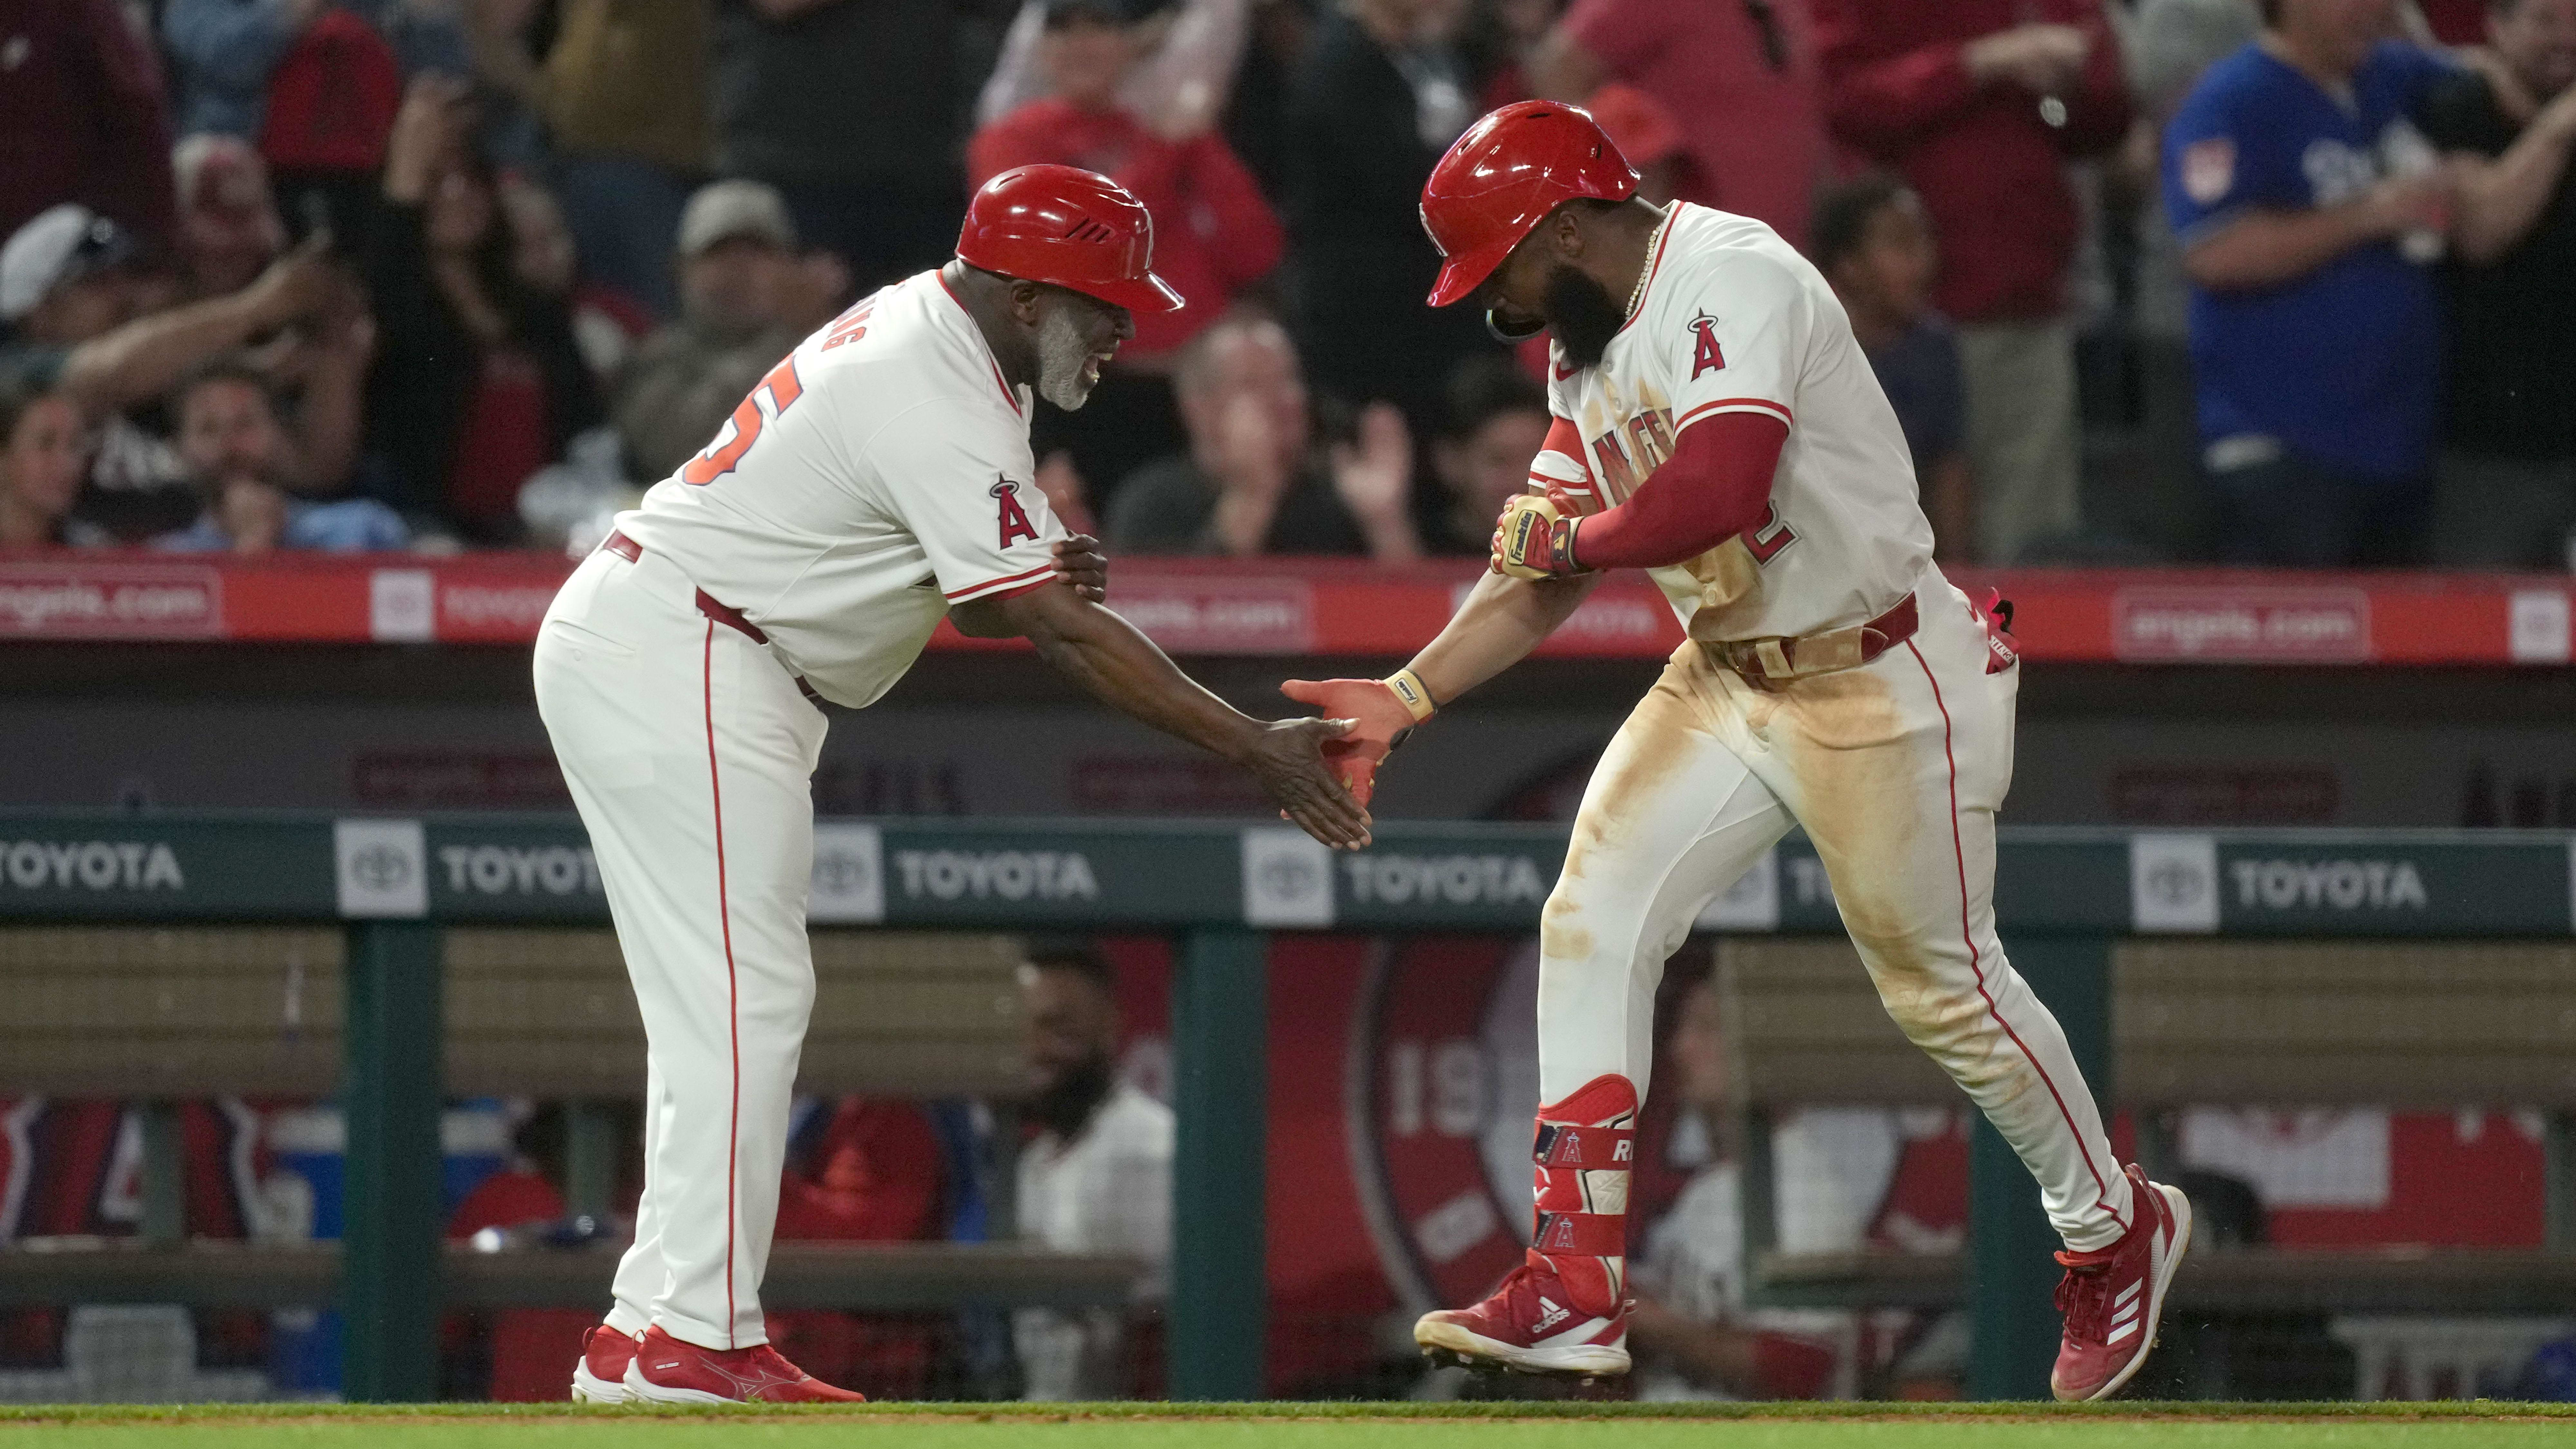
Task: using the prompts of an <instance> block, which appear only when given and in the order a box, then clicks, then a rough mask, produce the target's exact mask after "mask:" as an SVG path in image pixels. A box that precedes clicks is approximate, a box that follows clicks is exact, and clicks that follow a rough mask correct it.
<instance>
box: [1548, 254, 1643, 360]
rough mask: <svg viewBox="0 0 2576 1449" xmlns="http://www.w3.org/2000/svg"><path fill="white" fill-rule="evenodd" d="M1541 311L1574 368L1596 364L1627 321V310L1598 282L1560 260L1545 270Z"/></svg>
mask: <svg viewBox="0 0 2576 1449" xmlns="http://www.w3.org/2000/svg"><path fill="white" fill-rule="evenodd" d="M1540 310H1541V311H1542V312H1543V313H1544V314H1545V316H1546V317H1547V325H1548V327H1549V329H1550V330H1552V331H1553V332H1555V333H1556V342H1557V345H1558V346H1559V347H1562V348H1564V349H1565V360H1566V361H1568V362H1570V363H1572V364H1573V365H1575V366H1576V367H1593V366H1597V365H1598V364H1599V363H1600V361H1601V356H1602V354H1603V353H1605V352H1607V351H1609V350H1610V339H1611V338H1613V337H1616V336H1618V335H1619V329H1620V328H1622V327H1624V326H1626V325H1627V324H1628V313H1627V310H1626V309H1625V308H1623V307H1621V306H1620V305H1619V304H1618V302H1617V301H1615V300H1613V299H1612V298H1611V296H1610V294H1609V292H1607V291H1605V290H1603V288H1602V286H1601V284H1600V283H1599V282H1596V281H1594V280H1592V278H1590V277H1588V276H1586V275H1584V274H1583V273H1582V272H1579V271H1577V270H1575V269H1574V268H1573V267H1571V266H1568V265H1566V264H1565V263H1563V262H1559V263H1558V264H1557V266H1556V268H1555V270H1553V271H1551V272H1549V273H1548V277H1547V291H1546V293H1545V295H1544V297H1543V298H1542V300H1541V303H1540Z"/></svg>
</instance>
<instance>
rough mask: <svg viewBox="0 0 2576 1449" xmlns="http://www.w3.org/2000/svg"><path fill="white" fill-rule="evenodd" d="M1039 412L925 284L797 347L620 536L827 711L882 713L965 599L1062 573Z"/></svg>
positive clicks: (906, 287)
mask: <svg viewBox="0 0 2576 1449" xmlns="http://www.w3.org/2000/svg"><path fill="white" fill-rule="evenodd" d="M1029 407H1030V398H1029V395H1028V390H1027V389H1025V388H1020V389H1012V388H1009V387H1006V386H1004V385H1003V382H1002V374H1001V369H1000V368H999V367H998V366H997V365H996V364H995V363H994V361H993V354H992V351H991V349H990V348H988V347H987V346H986V345H985V343H984V336H983V334H982V333H981V332H979V331H977V330H976V327H975V323H974V320H973V319H972V318H970V317H968V316H967V315H966V309H965V308H964V307H962V306H960V305H959V304H958V302H957V300H956V298H954V297H952V296H950V295H949V292H948V288H947V285H946V284H945V283H944V282H942V281H941V280H940V277H939V274H938V273H937V272H923V273H921V274H920V275H918V276H915V277H911V278H908V279H906V280H904V281H901V282H897V283H896V284H894V285H893V286H890V287H888V288H886V289H885V290H883V291H881V292H878V293H877V294H875V295H874V296H872V297H869V298H868V299H866V300H865V301H862V302H860V303H859V304H858V305H857V306H855V307H852V308H851V309H850V310H849V311H847V312H845V313H843V314H842V315H841V316H840V317H838V318H836V319H834V320H833V321H832V322H831V323H830V324H828V325H826V326H824V327H823V328H821V329H819V330H817V331H816V332H815V333H814V335H812V336H811V337H808V338H806V339H805V340H804V341H803V342H802V343H799V344H798V345H797V347H796V350H795V351H794V352H792V353H790V354H789V355H788V356H787V358H786V359H785V360H783V361H781V362H780V363H779V364H778V366H777V367H775V368H772V369H771V370H770V372H769V374H768V375H767V376H766V377H764V378H762V379H761V382H760V384H759V385H758V386H757V387H755V388H753V389H752V392H751V395H750V396H749V397H746V398H744V399H743V401H742V405H741V406H740V407H738V408H736V409H735V410H734V414H733V417H732V418H731V420H729V421H728V422H727V423H726V424H725V426H724V428H723V429H722V430H721V431H720V432H719V434H718V435H717V436H716V437H715V438H714V439H712V440H710V441H709V442H708V444H707V447H706V450H705V451H704V452H702V453H700V454H699V455H698V456H697V457H696V458H693V459H691V460H690V461H689V462H688V463H686V464H684V465H683V466H682V467H681V469H680V471H679V472H678V473H677V474H675V475H674V476H672V477H670V478H667V479H665V480H663V481H662V482H660V483H657V484H655V485H654V486H653V488H652V490H651V491H650V492H648V493H646V494H645V495H644V503H643V506H642V507H640V508H638V509H636V510H634V511H633V512H629V513H623V514H620V515H618V519H617V526H618V528H619V529H620V530H621V531H623V532H624V533H625V534H626V536H627V537H629V538H631V539H633V540H635V541H636V542H637V543H639V544H641V545H643V546H644V547H645V548H646V549H648V550H651V551H652V552H655V553H658V554H661V555H663V556H665V557H667V558H669V559H670V560H671V561H672V562H673V563H675V564H677V565H679V567H680V570H681V571H682V572H683V573H686V574H687V575H688V576H689V578H690V580H691V581H692V582H694V583H695V584H696V585H697V586H698V587H699V588H701V589H703V590H705V591H706V592H707V594H708V595H709V596H711V597H713V598H715V599H717V600H719V601H721V602H723V603H725V604H728V605H731V606H732V607H734V608H736V609H739V610H741V611H742V613H743V615H744V616H745V617H747V618H749V619H750V620H751V621H752V622H753V623H755V624H757V625H759V626H760V629H761V631H762V632H763V633H765V634H767V635H768V636H769V640H770V646H771V648H772V649H774V650H775V651H776V652H777V654H778V656H779V659H780V661H781V662H782V663H784V664H785V665H786V666H787V667H788V668H789V669H791V670H793V671H794V672H795V673H797V674H800V675H802V676H804V678H805V679H806V681H807V682H808V683H810V684H812V685H813V686H814V688H815V689H816V690H817V691H818V692H820V693H821V694H822V695H823V696H824V697H825V698H827V699H830V700H833V701H834V702H836V703H840V704H846V705H853V706H856V705H865V704H871V703H874V702H875V701H876V700H877V698H878V697H879V696H881V695H883V694H884V693H885V692H886V691H887V690H888V689H890V688H892V687H893V686H894V682H895V681H896V680H898V679H901V678H902V677H903V674H904V671H905V670H907V669H909V668H911V667H912V662H913V660H914V659H916V658H918V657H919V656H920V654H921V649H922V646H923V645H924V644H926V643H927V642H929V639H930V634H931V631H932V630H934V629H936V628H937V627H938V626H939V621H940V620H941V619H942V618H944V617H945V616H946V615H947V613H948V608H949V606H950V605H952V604H959V603H964V602H966V601H967V600H970V599H980V598H987V597H990V596H993V595H997V594H1010V593H1016V592H1019V591H1021V590H1024V589H1028V588H1033V587H1036V586H1038V585H1040V584H1043V583H1045V582H1046V581H1047V580H1048V579H1049V578H1050V577H1052V575H1053V571H1054V559H1053V549H1054V545H1055V543H1056V541H1057V540H1058V539H1061V538H1063V537H1065V530H1064V526H1063V524H1061V523H1060V522H1058V521H1057V519H1056V517H1055V514H1054V513H1053V512H1052V511H1051V510H1050V509H1049V508H1048V507H1047V501H1046V496H1045V495H1044V494H1042V493H1040V492H1039V491H1038V489H1037V484H1036V482H1035V479H1036V477H1037V464H1036V461H1035V459H1033V458H1032V457H1031V456H1030V453H1029V423H1028V410H1029Z"/></svg>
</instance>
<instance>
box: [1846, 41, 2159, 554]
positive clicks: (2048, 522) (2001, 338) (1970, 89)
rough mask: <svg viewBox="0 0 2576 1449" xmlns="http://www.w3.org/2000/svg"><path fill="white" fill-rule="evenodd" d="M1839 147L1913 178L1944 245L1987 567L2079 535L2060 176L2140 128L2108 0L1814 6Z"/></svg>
mask: <svg viewBox="0 0 2576 1449" xmlns="http://www.w3.org/2000/svg"><path fill="white" fill-rule="evenodd" d="M1815 14H1816V34H1817V41H1818V45H1819V49H1820V51H1821V53H1822V57H1823V62H1824V72H1825V113H1826V117H1827V119H1828V120H1830V121H1831V122H1832V124H1833V128H1834V134H1835V135H1836V136H1837V137H1839V138H1840V139H1841V140H1843V141H1844V142H1845V143H1846V144H1848V145H1850V146H1853V147H1855V148H1857V149H1858V150H1860V151H1861V152H1863V153H1864V154H1866V155H1867V156H1869V158H1870V159H1871V160H1873V161H1875V162H1877V163H1878V164H1880V165H1882V166H1884V167H1886V168H1887V169H1889V170H1891V171H1894V172H1896V173H1898V174H1899V175H1902V176H1903V177H1904V178H1905V179H1906V181H1907V183H1908V184H1910V185H1911V186H1912V187H1913V188H1914V191H1915V194H1916V195H1918V196H1920V197H1921V198H1922V199H1923V208H1924V210H1925V211H1926V212H1928V213H1929V214H1930V215H1931V219H1932V229H1933V231H1934V233H1935V234H1936V235H1937V236H1938V237H1939V238H1940V245H1941V275H1940V277H1939V279H1938V280H1937V281H1936V282H1935V283H1934V285H1933V293H1932V303H1933V306H1935V307H1936V308H1938V309H1939V310H1940V311H1941V313H1942V314H1943V315H1945V316H1946V317H1948V318H1949V319H1950V321H1951V322H1953V323H1955V324H1956V325H1957V327H1958V331H1959V350H1960V357H1961V361H1962V362H1963V363H1964V364H1965V369H1966V373H1967V383H1968V389H1967V391H1968V439H1967V442H1968V459H1969V466H1970V471H1971V472H1972V473H1973V474H1974V476H1975V478H1976V487H1977V519H1976V542H1977V549H1976V553H1977V561H1978V562H1980V563H1986V564H2005V563H2010V562H2012V561H2013V557H2014V555H2016V554H2018V553H2020V552H2021V550H2022V548H2023V547H2024V546H2025V545H2027V544H2029V543H2032V542H2034V541H2037V540H2039V539H2043V538H2046V537H2048V536H2050V535H2052V534H2063V533H2066V532H2068V531H2070V530H2072V529H2073V528H2075V527H2076V525H2077V523H2078V518H2077V510H2076V467H2077V432H2076V419H2075V337H2074V329H2073V324H2072V323H2071V322H2070V320H2069V319H2068V318H2067V316H2066V276H2067V270H2068V266H2069V264H2070V263H2071V262H2072V261H2073V259H2074V256H2075V248H2076V245H2077V243H2078V241H2079V240H2080V239H2081V237H2082V231H2083V224H2082V220H2081V218H2080V217H2079V216H2078V214H2077V211H2076V205H2075V194H2074V192H2073V190H2072V189H2070V188H2069V187H2068V185H2067V182H2066V163H2067V162H2068V161H2069V160H2080V159H2083V158H2086V157H2092V156H2099V155H2101V154H2103V153H2104V152H2107V151H2109V150H2111V149H2112V148H2113V147H2115V146H2117V145H2118V144H2119V143H2120V140H2121V138H2122V137H2123V136H2125V135H2127V134H2128V129H2129V117H2130V109H2129V93H2128V88H2127V85H2126V83H2125V82H2124V81H2123V79H2122V76H2121V70H2120V48H2119V42H2118V40H2117V39H2116V38H2115V37H2114V35H2113V33H2112V30H2111V25H2110V21H2109V19H2108V18H2107V17H2106V16H2105V15H2104V13H2103V7H2102V3H2101V0H1952V3H1948V4H1941V5H1927V4H1924V3H1922V0H1815Z"/></svg>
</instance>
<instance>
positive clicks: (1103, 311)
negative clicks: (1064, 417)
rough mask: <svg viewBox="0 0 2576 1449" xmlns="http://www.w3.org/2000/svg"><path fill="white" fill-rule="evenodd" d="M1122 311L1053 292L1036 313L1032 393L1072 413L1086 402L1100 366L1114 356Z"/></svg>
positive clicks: (1122, 328)
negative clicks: (1035, 391)
mask: <svg viewBox="0 0 2576 1449" xmlns="http://www.w3.org/2000/svg"><path fill="white" fill-rule="evenodd" d="M1126 315H1127V314H1126V312H1125V309H1123V308H1119V307H1113V306H1111V305H1110V304H1109V303H1106V302H1101V301H1095V300H1093V299H1092V298H1089V297H1085V296H1082V295H1080V294H1078V293H1074V292H1067V291H1057V292H1055V293H1054V294H1053V295H1052V296H1050V297H1048V298H1047V301H1046V305H1045V309H1044V310H1043V311H1041V312H1040V313H1039V314H1038V326H1037V338H1036V342H1037V354H1038V396H1040V397H1042V398H1045V399H1046V400H1047V401H1048V402H1051V403H1054V404H1055V405H1056V406H1057V407H1060V408H1062V409H1064V410H1065V411H1066V412H1072V411H1074V410H1076V409H1078V408H1080V407H1081V406H1082V405H1083V404H1084V403H1086V402H1089V401H1090V400H1091V390H1092V389H1093V388H1095V387H1098V386H1099V385H1100V369H1101V368H1102V367H1104V366H1106V365H1107V364H1108V362H1109V359H1111V358H1112V357H1115V356H1117V355H1118V342H1119V335H1120V333H1122V332H1124V331H1125V330H1126V327H1125V322H1126Z"/></svg>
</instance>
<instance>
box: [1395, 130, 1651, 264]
mask: <svg viewBox="0 0 2576 1449" xmlns="http://www.w3.org/2000/svg"><path fill="white" fill-rule="evenodd" d="M1636 194H1637V173H1636V171H1635V170H1634V169H1632V168H1631V167H1630V166H1629V165H1628V158H1627V157H1625V156H1622V155H1620V154H1619V146H1618V143H1617V142H1615V141H1612V140H1611V139H1610V135H1609V133H1608V132H1606V131H1604V130H1602V129H1601V125H1600V123H1599V122H1597V121H1595V120H1593V119H1592V113H1591V112H1590V111H1587V110H1585V109H1583V108H1582V107H1581V106H1569V105H1566V104H1564V103H1563V102H1561V101H1514V102H1513V103H1512V104H1510V105H1508V106H1504V107H1503V108H1502V109H1500V110H1497V111H1493V112H1491V113H1489V114H1488V115H1486V117H1485V118H1484V119H1483V120H1481V121H1478V122H1477V123H1476V124H1474V125H1472V126H1469V127H1468V128H1467V134H1466V135H1463V136H1461V137H1459V138H1458V140H1457V144H1455V145H1453V146H1451V147H1450V148H1449V154H1448V155H1446V156H1443V157H1441V158H1440V164H1439V165H1437V166H1434V167H1432V168H1431V179H1430V180H1429V181H1426V182H1424V183H1423V184H1422V229H1423V230H1424V231H1427V232H1429V233H1431V244H1432V245H1433V246H1436V247H1438V248H1440V255H1442V256H1444V257H1447V258H1448V259H1449V260H1448V262H1447V263H1446V264H1445V265H1443V266H1442V267H1441V268H1440V280H1439V281H1437V282H1435V283H1433V284H1432V287H1431V305H1432V306H1434V307H1446V306H1448V305H1449V304H1450V303H1452V302H1455V301H1457V300H1458V299H1459V298H1461V297H1464V296H1466V295H1467V294H1468V293H1469V292H1472V291H1474V290H1476V288H1477V287H1478V286H1479V285H1480V284H1482V283H1483V282H1484V280H1485V279H1486V278H1487V277H1490V276H1492V275H1493V274H1494V268H1496V267H1499V266H1501V265H1502V264H1503V258H1505V257H1507V256H1509V255H1511V251H1512V248H1514V247H1516V246H1519V245H1520V244H1521V238H1522V237H1525V236H1528V235H1529V234H1530V231H1531V229H1532V228H1534V227H1536V226H1537V225H1538V224H1539V223H1540V222H1542V221H1544V220H1546V219H1547V214H1548V213H1549V212H1551V211H1554V210H1556V209H1557V208H1558V207H1560V206H1562V205H1564V204H1565V203H1566V202H1569V201H1572V200H1574V199H1576V198H1577V197H1591V198H1593V199H1594V200H1596V201H1625V200H1627V199H1628V198H1629V197H1631V196H1634V195H1636Z"/></svg>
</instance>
